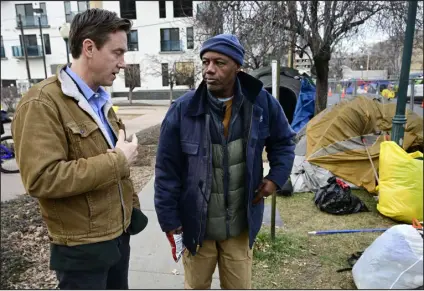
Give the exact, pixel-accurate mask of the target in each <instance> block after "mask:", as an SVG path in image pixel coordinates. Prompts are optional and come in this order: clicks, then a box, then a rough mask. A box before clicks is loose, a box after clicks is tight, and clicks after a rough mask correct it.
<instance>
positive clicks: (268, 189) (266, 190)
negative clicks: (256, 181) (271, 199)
mask: <svg viewBox="0 0 424 291" xmlns="http://www.w3.org/2000/svg"><path fill="white" fill-rule="evenodd" d="M276 190H277V186H276V185H275V184H274V182H272V181H270V180H267V179H264V180H263V181H262V183H261V185H259V188H258V190H256V192H255V193H257V195H256V196H255V198H254V199H253V204H258V203H259V201H261V199H262V198H266V197H268V196H269V195H272V193H274V192H275V191H276Z"/></svg>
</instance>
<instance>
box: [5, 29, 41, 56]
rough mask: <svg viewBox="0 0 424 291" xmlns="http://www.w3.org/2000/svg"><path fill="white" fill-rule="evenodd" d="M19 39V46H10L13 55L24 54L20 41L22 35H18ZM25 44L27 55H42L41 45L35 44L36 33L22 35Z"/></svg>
mask: <svg viewBox="0 0 424 291" xmlns="http://www.w3.org/2000/svg"><path fill="white" fill-rule="evenodd" d="M19 41H20V43H21V46H20V47H12V50H15V52H14V56H24V55H25V54H24V47H23V42H22V35H19ZM24 41H25V45H26V48H27V52H28V56H30V57H36V56H42V52H41V46H39V45H38V44H37V35H35V34H27V35H25V36H24Z"/></svg>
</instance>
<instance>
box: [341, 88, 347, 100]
mask: <svg viewBox="0 0 424 291" xmlns="http://www.w3.org/2000/svg"><path fill="white" fill-rule="evenodd" d="M345 94H346V92H345V88H343V91H342V99H344V98H345Z"/></svg>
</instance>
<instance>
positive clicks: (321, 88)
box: [275, 0, 422, 114]
mask: <svg viewBox="0 0 424 291" xmlns="http://www.w3.org/2000/svg"><path fill="white" fill-rule="evenodd" d="M284 2H285V3H284V4H283V5H282V9H281V14H280V17H279V18H277V19H276V20H275V21H276V22H277V23H278V24H279V27H280V28H281V29H284V30H287V31H291V32H294V33H296V35H297V36H298V39H299V41H298V42H299V43H302V49H306V48H310V50H311V52H312V56H313V60H314V66H315V69H316V73H317V96H316V102H315V113H316V114H317V113H319V112H320V111H322V110H324V109H325V108H326V106H327V90H328V73H329V62H330V59H331V55H332V53H333V51H334V48H335V46H337V45H338V44H339V43H340V41H341V40H343V39H348V38H350V37H352V36H353V35H355V34H357V33H358V32H359V28H360V27H361V26H362V25H363V24H364V23H368V24H370V26H371V25H372V24H373V25H374V27H376V29H380V30H382V29H387V28H388V27H391V25H392V23H391V19H392V15H397V16H398V18H399V19H401V20H402V21H403V22H404V21H405V16H406V15H407V13H406V12H405V13H404V14H400V13H399V11H400V10H403V11H406V9H407V6H406V2H407V1H393V2H388V1H387V2H386V1H317V0H314V1H297V10H296V13H293V12H292V11H290V9H289V8H288V7H290V4H289V3H288V2H289V1H284ZM405 7H406V9H405ZM418 18H419V17H417V19H418ZM285 19H290V25H287V23H286V22H287V21H286V20H285ZM421 19H422V18H421ZM399 22H401V21H399ZM419 25H422V22H421V24H419ZM377 27H378V28H377Z"/></svg>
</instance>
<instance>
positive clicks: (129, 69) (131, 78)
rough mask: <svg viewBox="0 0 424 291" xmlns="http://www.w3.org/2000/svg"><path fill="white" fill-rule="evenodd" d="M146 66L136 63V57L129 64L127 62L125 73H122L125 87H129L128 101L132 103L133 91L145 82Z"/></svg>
mask: <svg viewBox="0 0 424 291" xmlns="http://www.w3.org/2000/svg"><path fill="white" fill-rule="evenodd" d="M143 71H144V66H143V64H142V63H135V61H134V58H132V59H131V61H130V62H129V64H128V63H127V65H126V68H125V69H124V74H123V75H120V76H121V77H123V78H124V81H125V87H126V88H128V101H129V103H130V105H132V100H133V91H134V89H135V88H137V87H141V83H143V82H144V74H142V72H143Z"/></svg>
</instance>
